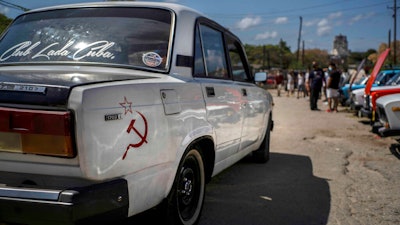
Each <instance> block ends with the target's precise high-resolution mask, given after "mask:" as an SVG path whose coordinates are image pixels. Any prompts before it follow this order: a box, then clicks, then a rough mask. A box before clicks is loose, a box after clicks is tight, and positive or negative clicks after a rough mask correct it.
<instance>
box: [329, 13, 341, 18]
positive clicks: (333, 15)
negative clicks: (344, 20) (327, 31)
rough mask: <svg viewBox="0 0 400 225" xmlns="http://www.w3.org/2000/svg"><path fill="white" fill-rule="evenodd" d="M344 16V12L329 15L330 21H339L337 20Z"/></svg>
mask: <svg viewBox="0 0 400 225" xmlns="http://www.w3.org/2000/svg"><path fill="white" fill-rule="evenodd" d="M342 15H343V14H342V12H336V13H331V14H329V16H328V18H329V19H337V18H340V17H342Z"/></svg>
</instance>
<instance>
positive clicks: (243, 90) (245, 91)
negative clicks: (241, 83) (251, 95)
mask: <svg viewBox="0 0 400 225" xmlns="http://www.w3.org/2000/svg"><path fill="white" fill-rule="evenodd" d="M242 95H243V96H247V90H246V89H244V88H243V89H242Z"/></svg>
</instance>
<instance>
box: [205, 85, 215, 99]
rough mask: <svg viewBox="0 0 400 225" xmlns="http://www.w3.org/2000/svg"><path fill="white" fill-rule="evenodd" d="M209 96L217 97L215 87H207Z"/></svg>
mask: <svg viewBox="0 0 400 225" xmlns="http://www.w3.org/2000/svg"><path fill="white" fill-rule="evenodd" d="M206 93H207V97H215V90H214V87H206Z"/></svg>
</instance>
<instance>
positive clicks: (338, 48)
mask: <svg viewBox="0 0 400 225" xmlns="http://www.w3.org/2000/svg"><path fill="white" fill-rule="evenodd" d="M348 55H349V47H348V42H347V37H346V36H345V35H342V34H339V35H337V36H335V40H333V49H332V53H331V59H332V60H334V61H336V63H338V64H347V56H348Z"/></svg>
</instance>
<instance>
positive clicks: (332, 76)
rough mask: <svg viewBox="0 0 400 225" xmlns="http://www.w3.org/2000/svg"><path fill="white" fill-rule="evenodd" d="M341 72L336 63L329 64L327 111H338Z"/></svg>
mask: <svg viewBox="0 0 400 225" xmlns="http://www.w3.org/2000/svg"><path fill="white" fill-rule="evenodd" d="M339 83H340V72H339V71H338V70H337V69H336V65H335V63H330V64H329V77H328V80H327V90H326V97H327V98H328V107H329V108H328V109H327V110H326V111H327V112H338V104H339Z"/></svg>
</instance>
